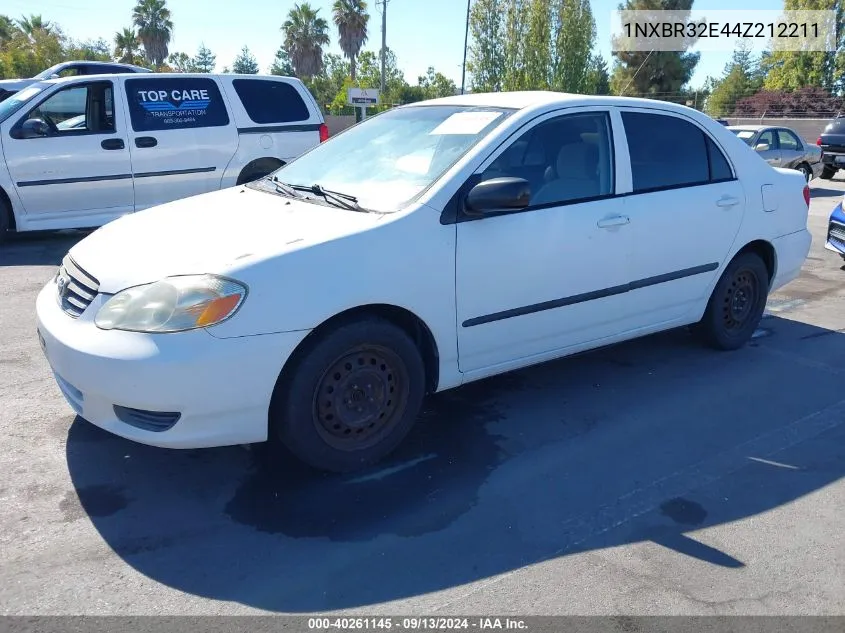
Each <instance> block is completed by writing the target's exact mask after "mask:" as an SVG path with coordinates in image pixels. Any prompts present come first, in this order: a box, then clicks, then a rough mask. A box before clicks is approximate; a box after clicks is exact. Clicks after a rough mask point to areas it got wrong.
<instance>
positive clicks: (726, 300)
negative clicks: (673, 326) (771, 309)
mask: <svg viewBox="0 0 845 633" xmlns="http://www.w3.org/2000/svg"><path fill="white" fill-rule="evenodd" d="M768 296H769V271H768V269H767V268H766V264H765V263H764V262H763V260H762V259H761V258H760V256H759V255H757V254H756V253H742V254H740V255H738V256H737V257H735V258H734V259H733V261H731V263H730V264H728V266H727V268H726V269H725V272H724V273H723V274H722V277H721V278H720V279H719V283H717V284H716V288H715V289H714V290H713V294H712V295H711V297H710V301H708V303H707V309H706V310H705V311H704V317H703V318H702V319H701V321H699V323H697V324H696V327H695V328H694V329H695V331H696V332H697V333H698V335H699V336H700V337H701V338H702V339H703V341H704V342H705V343H706V344H707V345H709V346H710V347H713V348H715V349H719V350H735V349H739V348H740V347H742V346H743V345H745V343H747V342H748V340H749V339H750V338H751V336H752V334H754V330H756V329H757V326H758V325H759V324H760V319H762V318H763V311H764V310H765V309H766V302H767V300H768Z"/></svg>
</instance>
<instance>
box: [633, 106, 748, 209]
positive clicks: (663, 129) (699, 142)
mask: <svg viewBox="0 0 845 633" xmlns="http://www.w3.org/2000/svg"><path fill="white" fill-rule="evenodd" d="M622 122H623V124H624V126H625V135H626V136H627V138H628V151H629V153H630V155H631V173H632V176H633V180H634V183H633V185H634V193H643V192H646V191H655V190H660V189H673V188H677V187H693V186H696V185H704V184H707V183H709V182H712V181H719V180H730V179H732V178H733V172H732V171H731V168H730V164H729V163H728V161H727V159H726V158H725V156H724V155H723V154H722V152H721V151H720V150H719V148H718V147H716V145H715V144H714V143H713V142H712V141H711V140H710V138H709V137H708V136H707V135H706V134H705V133H704V131H703V130H702V129H701V128H699V127H698V126H697V125H694V124H693V123H691V122H689V121H685V120H683V119H681V118H679V117H675V116H669V115H664V114H649V113H644V112H623V113H622Z"/></svg>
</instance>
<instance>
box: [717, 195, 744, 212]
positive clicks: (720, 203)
mask: <svg viewBox="0 0 845 633" xmlns="http://www.w3.org/2000/svg"><path fill="white" fill-rule="evenodd" d="M738 204H739V198H734V197H733V196H722V197H721V198H719V199H718V200H716V206H717V207H722V208H724V209H726V208H730V207H735V206H736V205H738Z"/></svg>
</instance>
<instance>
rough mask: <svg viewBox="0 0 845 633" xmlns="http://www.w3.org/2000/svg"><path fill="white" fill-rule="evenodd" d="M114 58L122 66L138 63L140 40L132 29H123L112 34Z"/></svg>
mask: <svg viewBox="0 0 845 633" xmlns="http://www.w3.org/2000/svg"><path fill="white" fill-rule="evenodd" d="M114 56H115V57H116V58H117V61H119V62H122V63H124V64H135V63H138V61H139V57H140V56H141V40H140V39H139V38H138V34H137V33H136V32H135V29H134V28H131V27H129V28H126V27H124V28H123V30H122V31H118V32H117V33H115V34H114Z"/></svg>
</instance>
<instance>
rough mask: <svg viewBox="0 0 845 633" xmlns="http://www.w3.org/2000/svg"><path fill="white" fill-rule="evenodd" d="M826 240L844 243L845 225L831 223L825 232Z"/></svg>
mask: <svg viewBox="0 0 845 633" xmlns="http://www.w3.org/2000/svg"><path fill="white" fill-rule="evenodd" d="M827 238H828V239H834V240H836V241H838V242H845V224H840V223H839V222H831V223H830V226H829V227H828V230H827Z"/></svg>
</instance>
